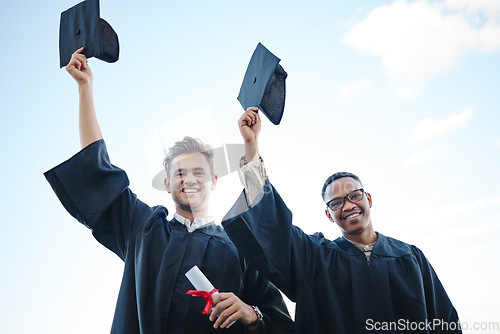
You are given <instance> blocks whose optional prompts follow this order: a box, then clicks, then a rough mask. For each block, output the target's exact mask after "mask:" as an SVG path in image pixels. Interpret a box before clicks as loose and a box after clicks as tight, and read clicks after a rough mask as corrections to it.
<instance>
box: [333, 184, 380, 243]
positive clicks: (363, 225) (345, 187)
mask: <svg viewBox="0 0 500 334" xmlns="http://www.w3.org/2000/svg"><path fill="white" fill-rule="evenodd" d="M360 188H363V186H362V184H361V182H359V181H358V180H355V179H353V178H352V177H342V178H339V179H337V180H335V181H333V182H331V183H330V184H329V185H328V186H327V187H326V189H325V194H324V198H323V199H324V201H325V203H328V202H329V201H331V200H332V199H334V198H339V197H344V196H347V195H348V194H349V193H350V192H351V191H353V190H356V189H360ZM371 206H372V197H371V195H370V194H369V193H366V192H365V193H364V194H363V198H362V199H361V201H359V202H356V203H352V202H350V201H349V200H347V199H345V200H344V205H343V207H342V208H340V209H338V210H336V211H333V210H331V209H330V208H327V209H326V216H327V217H328V219H330V221H332V222H334V223H336V224H337V225H338V226H339V227H340V230H341V231H342V234H343V235H344V237H346V238H348V239H351V240H352V239H353V237H354V239H359V238H358V237H359V236H360V235H362V234H373V233H374V232H373V226H372V222H371V218H370V208H371Z"/></svg>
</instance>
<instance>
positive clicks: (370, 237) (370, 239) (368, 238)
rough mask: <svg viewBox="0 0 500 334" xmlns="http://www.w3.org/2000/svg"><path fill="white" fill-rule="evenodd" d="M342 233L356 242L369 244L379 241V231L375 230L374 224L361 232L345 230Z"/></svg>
mask: <svg viewBox="0 0 500 334" xmlns="http://www.w3.org/2000/svg"><path fill="white" fill-rule="evenodd" d="M342 235H343V236H344V238H346V239H349V240H351V241H354V242H358V243H360V244H363V245H369V244H372V243H374V242H375V241H377V237H378V236H377V233H375V230H374V229H373V226H372V225H371V224H370V225H369V226H368V227H367V228H366V229H364V230H363V231H362V232H361V233H352V234H349V233H345V232H343V233H342Z"/></svg>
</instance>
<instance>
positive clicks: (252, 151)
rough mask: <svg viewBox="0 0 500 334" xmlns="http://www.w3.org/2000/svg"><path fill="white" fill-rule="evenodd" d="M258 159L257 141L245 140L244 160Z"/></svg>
mask: <svg viewBox="0 0 500 334" xmlns="http://www.w3.org/2000/svg"><path fill="white" fill-rule="evenodd" d="M257 159H259V142H258V140H257V139H254V140H248V141H247V140H245V160H246V162H252V161H255V160H257Z"/></svg>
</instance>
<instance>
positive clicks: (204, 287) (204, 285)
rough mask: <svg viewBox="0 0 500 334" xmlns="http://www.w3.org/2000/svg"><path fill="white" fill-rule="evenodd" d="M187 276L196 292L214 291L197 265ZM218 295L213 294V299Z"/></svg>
mask: <svg viewBox="0 0 500 334" xmlns="http://www.w3.org/2000/svg"><path fill="white" fill-rule="evenodd" d="M185 275H186V277H187V279H188V280H189V282H191V284H193V286H194V288H195V289H196V290H200V291H207V292H210V291H212V290H213V289H214V286H213V285H212V283H210V281H209V280H208V278H207V277H206V276H205V275H204V274H203V273H202V272H201V270H200V269H199V268H198V266H196V265H195V266H194V267H193V268H191V269H189V270H188V272H187V273H186V274H185ZM217 294H218V292H214V293H212V297H215V296H216V295H217ZM235 322H236V320H235V321H233V322H232V323H230V324H229V326H227V328H229V327H231V325H232V324H234V323H235Z"/></svg>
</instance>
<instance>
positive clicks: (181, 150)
mask: <svg viewBox="0 0 500 334" xmlns="http://www.w3.org/2000/svg"><path fill="white" fill-rule="evenodd" d="M185 153H188V154H189V153H201V154H203V155H204V156H205V158H206V159H207V160H208V163H209V165H210V174H211V176H212V177H213V176H214V160H213V158H214V153H213V149H212V147H211V146H210V145H208V144H205V143H204V142H202V141H201V140H199V139H198V138H192V137H189V136H186V137H184V138H182V140H180V141H177V142H175V144H174V146H172V147H170V148H169V149H168V154H167V157H166V158H165V160H163V166H164V167H165V170H166V171H167V178H170V165H171V163H172V160H174V158H175V157H176V156H179V155H181V154H185Z"/></svg>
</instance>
